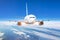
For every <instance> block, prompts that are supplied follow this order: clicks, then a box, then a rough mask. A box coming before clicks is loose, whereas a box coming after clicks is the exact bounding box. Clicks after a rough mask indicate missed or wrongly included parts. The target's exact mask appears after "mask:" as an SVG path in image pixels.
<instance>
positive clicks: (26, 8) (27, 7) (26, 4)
mask: <svg viewBox="0 0 60 40" xmlns="http://www.w3.org/2000/svg"><path fill="white" fill-rule="evenodd" d="M27 15H28V7H27V3H26V16H27Z"/></svg>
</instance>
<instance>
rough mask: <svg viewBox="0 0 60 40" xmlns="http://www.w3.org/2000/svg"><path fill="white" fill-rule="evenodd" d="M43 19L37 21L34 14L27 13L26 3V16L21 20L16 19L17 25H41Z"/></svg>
mask: <svg viewBox="0 0 60 40" xmlns="http://www.w3.org/2000/svg"><path fill="white" fill-rule="evenodd" d="M43 24H44V23H43V21H37V20H36V16H35V15H33V14H28V6H27V3H26V16H25V17H24V20H23V21H18V22H17V25H18V26H22V25H43Z"/></svg>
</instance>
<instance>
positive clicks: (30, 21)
mask: <svg viewBox="0 0 60 40" xmlns="http://www.w3.org/2000/svg"><path fill="white" fill-rule="evenodd" d="M24 20H25V21H26V22H28V23H33V22H35V20H36V17H35V16H34V15H32V14H31V15H27V16H26V17H25V18H24Z"/></svg>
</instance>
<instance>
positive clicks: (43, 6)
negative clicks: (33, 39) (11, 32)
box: [0, 0, 60, 20]
mask: <svg viewBox="0 0 60 40" xmlns="http://www.w3.org/2000/svg"><path fill="white" fill-rule="evenodd" d="M26 2H27V3H28V9H29V14H34V15H36V16H37V18H38V19H51V20H52V19H57V20H59V19H60V1H59V0H0V20H6V19H23V18H24V17H25V15H26V14H25V11H26V8H25V7H26Z"/></svg>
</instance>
